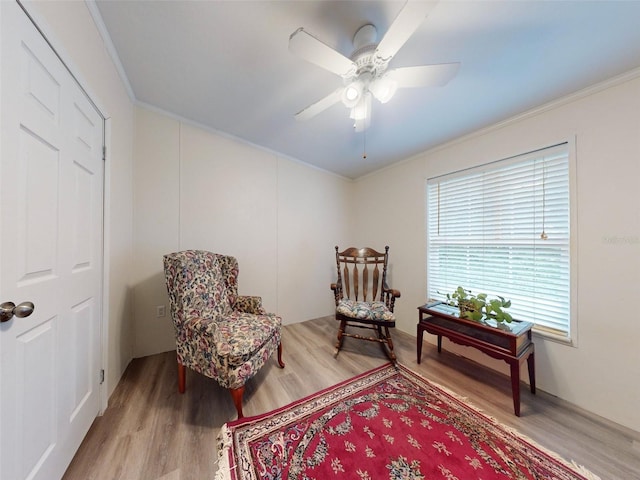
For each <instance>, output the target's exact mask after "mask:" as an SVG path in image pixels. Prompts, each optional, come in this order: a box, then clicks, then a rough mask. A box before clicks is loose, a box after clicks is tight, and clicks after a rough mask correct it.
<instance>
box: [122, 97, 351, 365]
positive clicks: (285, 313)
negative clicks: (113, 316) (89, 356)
mask: <svg viewBox="0 0 640 480" xmlns="http://www.w3.org/2000/svg"><path fill="white" fill-rule="evenodd" d="M135 130H136V139H135V145H136V146H135V178H134V184H135V200H134V238H135V241H134V243H135V246H134V250H135V255H134V258H135V263H134V271H135V277H134V285H133V298H134V310H135V318H136V332H135V356H144V355H150V354H153V353H158V352H162V351H167V350H172V349H174V348H175V342H174V337H173V327H172V325H171V320H170V316H169V312H168V305H169V303H168V297H167V293H166V289H165V285H164V274H163V271H162V255H164V254H165V253H169V252H173V251H178V250H184V249H192V248H193V249H205V250H210V251H213V252H217V253H224V254H228V255H233V256H235V257H236V258H237V259H238V262H239V265H240V275H239V291H240V293H241V294H246V295H260V296H262V298H263V304H264V306H265V308H266V309H267V310H268V311H271V312H275V313H277V314H279V315H281V316H282V317H283V321H284V323H295V322H299V321H303V320H307V319H310V318H317V317H320V316H323V315H328V314H329V313H331V312H332V311H333V298H332V294H331V290H330V289H329V284H330V283H331V282H332V281H333V280H334V278H333V277H334V275H335V274H334V267H333V265H334V263H335V257H334V254H333V246H334V245H335V243H336V242H338V243H342V242H344V241H345V239H346V238H348V234H347V231H348V228H349V224H348V222H347V221H346V219H347V217H348V215H347V214H346V213H345V206H348V205H350V198H351V197H350V192H351V184H352V182H351V181H349V180H345V179H343V178H341V177H337V176H335V175H332V174H329V173H326V172H323V171H320V170H317V169H314V168H311V167H309V166H306V165H303V164H301V163H298V162H295V161H292V160H289V159H286V158H284V157H281V156H279V155H277V154H275V153H272V152H269V151H266V150H263V149H260V148H256V147H254V146H251V145H248V144H246V143H242V142H240V141H237V140H235V139H232V138H229V137H226V136H222V135H219V134H216V133H214V132H210V131H207V130H204V129H201V128H198V127H195V126H193V125H190V124H187V123H185V122H182V121H180V120H178V119H173V118H171V117H169V116H167V115H164V114H161V113H157V112H154V111H151V110H149V109H145V108H142V107H138V108H136V122H135ZM347 208H348V207H347ZM158 305H165V306H167V317H164V318H157V317H156V307H157V306H158Z"/></svg>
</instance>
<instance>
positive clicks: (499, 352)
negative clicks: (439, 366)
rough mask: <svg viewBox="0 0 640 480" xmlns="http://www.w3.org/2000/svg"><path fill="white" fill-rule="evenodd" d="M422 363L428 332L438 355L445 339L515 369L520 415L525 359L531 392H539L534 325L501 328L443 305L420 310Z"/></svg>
mask: <svg viewBox="0 0 640 480" xmlns="http://www.w3.org/2000/svg"><path fill="white" fill-rule="evenodd" d="M418 311H419V314H420V319H419V321H418V345H417V346H418V363H420V360H421V357H422V337H423V333H424V332H425V331H427V332H428V333H431V334H433V335H437V336H438V352H441V351H442V337H443V336H444V337H447V338H448V339H449V340H451V341H452V342H454V343H457V344H459V345H466V346H470V347H475V348H477V349H478V350H480V351H481V352H484V353H486V354H487V355H489V356H491V357H493V358H497V359H499V360H504V361H505V362H507V363H508V364H509V366H510V367H511V391H512V393H513V409H514V412H515V414H516V416H518V417H519V416H520V365H521V364H522V362H524V361H525V360H526V361H527V367H528V370H529V384H530V386H531V393H534V394H535V393H536V374H535V353H534V345H533V342H532V341H531V328H532V327H533V324H532V323H530V322H521V321H517V320H514V321H513V322H511V323H510V324H506V325H505V327H506V328H504V329H503V328H497V327H493V326H490V325H486V324H483V323H480V322H474V321H472V320H467V319H464V318H460V317H459V310H458V308H457V307H453V306H451V305H447V304H445V303H442V302H436V303H430V304H426V305H423V306H421V307H418Z"/></svg>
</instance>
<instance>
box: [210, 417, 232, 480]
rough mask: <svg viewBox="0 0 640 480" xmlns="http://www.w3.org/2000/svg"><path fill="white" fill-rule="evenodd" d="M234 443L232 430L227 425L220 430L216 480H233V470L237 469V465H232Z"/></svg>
mask: <svg viewBox="0 0 640 480" xmlns="http://www.w3.org/2000/svg"><path fill="white" fill-rule="evenodd" d="M232 443H233V437H232V435H231V430H230V429H229V427H227V424H226V423H225V424H224V425H223V426H222V428H221V429H220V433H219V434H218V460H216V463H217V464H218V470H217V471H216V474H215V476H214V477H213V478H214V480H231V470H233V469H234V468H236V466H235V465H233V466H231V464H230V460H229V459H230V456H231V455H230V453H231V445H232Z"/></svg>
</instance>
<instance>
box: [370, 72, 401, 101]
mask: <svg viewBox="0 0 640 480" xmlns="http://www.w3.org/2000/svg"><path fill="white" fill-rule="evenodd" d="M397 89H398V82H396V81H395V80H394V79H392V78H389V76H387V75H385V76H383V77H380V78H377V79H376V80H374V81H373V82H372V83H371V85H369V91H370V92H371V93H372V94H373V96H374V97H376V99H377V100H378V101H379V102H380V103H387V102H388V101H389V100H391V98H393V96H394V95H395V93H396V90H397Z"/></svg>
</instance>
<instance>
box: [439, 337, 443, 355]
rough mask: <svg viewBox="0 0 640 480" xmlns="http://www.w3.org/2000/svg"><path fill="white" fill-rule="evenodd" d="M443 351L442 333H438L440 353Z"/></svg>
mask: <svg viewBox="0 0 640 480" xmlns="http://www.w3.org/2000/svg"><path fill="white" fill-rule="evenodd" d="M441 352H442V335H438V353H441Z"/></svg>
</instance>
